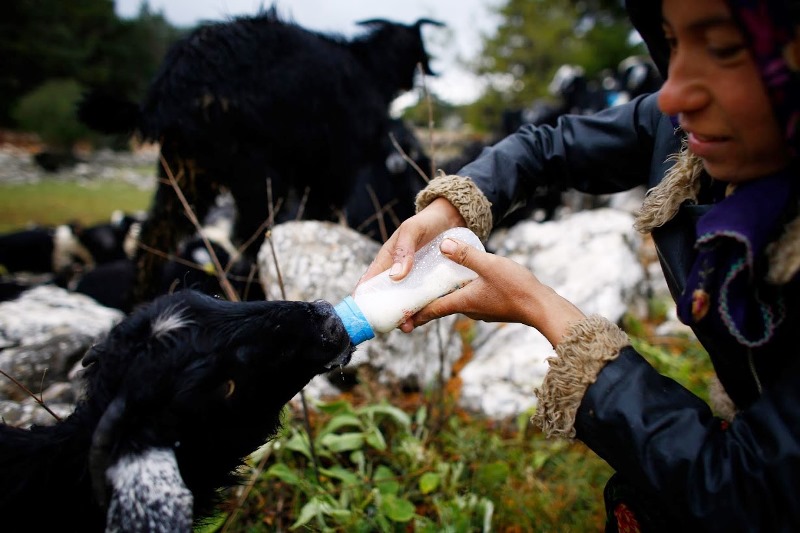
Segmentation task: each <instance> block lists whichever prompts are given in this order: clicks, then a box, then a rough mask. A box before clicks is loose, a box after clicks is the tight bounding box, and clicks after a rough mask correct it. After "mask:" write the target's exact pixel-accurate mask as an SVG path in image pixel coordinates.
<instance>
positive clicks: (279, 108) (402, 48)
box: [79, 9, 441, 300]
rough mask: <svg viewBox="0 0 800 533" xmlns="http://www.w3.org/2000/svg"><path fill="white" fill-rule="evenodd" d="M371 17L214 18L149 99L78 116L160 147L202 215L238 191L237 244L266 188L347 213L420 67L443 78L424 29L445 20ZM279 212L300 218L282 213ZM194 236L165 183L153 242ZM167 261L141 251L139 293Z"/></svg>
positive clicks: (145, 292) (98, 103) (260, 212)
mask: <svg viewBox="0 0 800 533" xmlns="http://www.w3.org/2000/svg"><path fill="white" fill-rule="evenodd" d="M360 24H362V25H364V26H365V27H367V28H368V29H369V31H368V32H367V33H365V34H364V35H361V36H357V37H355V38H353V39H352V40H346V39H344V38H343V37H341V36H334V35H326V34H322V33H316V32H312V31H309V30H306V29H304V28H301V27H300V26H298V25H296V24H294V23H291V22H286V21H282V20H280V19H279V17H278V16H277V14H276V12H275V9H271V10H269V11H266V12H264V13H262V14H259V15H257V16H254V17H243V18H238V19H234V20H232V21H229V22H224V23H215V24H210V25H207V26H204V27H201V28H199V29H197V30H195V31H194V32H192V33H191V34H189V35H188V36H186V37H185V38H183V39H182V40H180V41H179V42H178V43H176V44H175V45H174V46H173V47H172V48H171V49H170V51H169V52H168V54H167V56H166V58H165V60H164V62H163V64H162V66H161V69H160V71H159V73H158V74H157V75H156V77H155V79H154V80H153V82H152V84H151V87H150V89H149V91H148V94H147V96H146V97H145V99H144V100H143V101H142V103H141V104H140V105H137V104H133V103H125V102H122V101H119V100H117V99H115V98H109V97H108V96H105V97H104V96H102V95H101V94H100V93H94V94H92V95H89V96H87V97H86V98H85V99H84V100H83V102H82V104H81V105H80V106H79V116H80V117H81V119H82V120H83V121H84V122H85V123H86V124H88V125H89V126H91V127H93V128H95V129H98V130H100V131H106V132H116V131H124V130H128V131H135V132H137V133H138V134H139V135H140V136H141V137H142V138H144V139H148V140H152V141H158V142H160V143H161V155H162V156H163V158H164V161H165V162H166V164H167V165H168V166H169V169H170V170H171V172H172V173H173V174H174V175H175V176H176V178H177V180H178V183H179V185H180V187H181V189H182V190H183V192H184V194H185V195H186V196H187V198H188V200H189V203H190V204H191V205H192V207H193V208H194V210H195V211H196V214H197V215H198V217H199V218H200V219H201V220H202V218H203V217H204V216H205V213H206V211H207V210H208V209H209V207H210V206H211V205H212V204H213V202H214V198H215V197H216V196H217V194H218V193H219V192H220V189H221V187H225V188H227V189H228V190H230V192H231V193H232V195H233V197H234V200H235V202H236V206H237V211H238V218H237V223H236V229H235V237H236V239H237V241H238V242H243V241H246V240H247V239H249V238H250V237H251V236H252V235H254V234H255V232H256V231H258V229H259V227H260V226H261V224H262V223H263V222H264V221H265V220H267V218H268V215H269V205H268V204H269V202H268V194H267V192H268V182H269V187H270V188H271V193H272V202H273V204H278V203H279V202H282V204H283V205H284V206H285V205H290V204H291V205H298V204H302V209H303V218H308V219H321V220H330V219H336V218H337V217H338V215H339V213H337V212H338V211H341V209H342V208H343V206H344V205H345V203H346V202H347V200H348V198H349V197H350V194H351V192H352V190H353V186H354V184H355V181H356V177H357V175H358V174H359V172H361V171H362V170H363V169H365V168H371V167H373V166H374V164H375V162H376V161H378V160H381V161H382V160H383V159H385V157H386V153H385V139H386V137H387V135H388V132H389V128H390V119H389V113H388V110H389V105H390V103H391V102H392V100H393V99H394V98H395V97H397V96H398V95H399V94H400V93H401V92H403V91H407V90H410V89H412V88H413V86H414V78H415V73H416V72H417V70H418V65H421V67H422V71H423V72H424V73H426V74H431V73H432V72H431V70H430V68H429V65H428V55H427V53H426V51H425V47H424V44H423V41H422V36H421V27H422V26H423V25H424V24H434V25H441V23H439V22H436V21H432V20H427V19H420V20H418V21H417V22H416V23H414V24H411V25H404V24H398V23H393V22H389V21H386V20H368V21H363V22H361V23H360ZM160 175H161V177H162V178H165V177H166V172H165V170H164V169H163V168H161V169H160ZM300 198H302V199H303V200H302V202H298V199H300ZM281 217H283V218H284V219H291V218H294V217H295V213H293V212H291V210H289V209H284V210H282V211H281V212H280V213H279V214H278V218H277V221H281ZM192 230H193V228H192V227H191V226H190V224H189V223H188V221H187V219H186V217H185V216H184V214H183V209H182V207H181V205H180V204H179V202H178V200H177V198H176V195H175V192H174V191H173V190H172V188H171V187H170V185H168V184H165V183H163V181H162V183H161V184H160V185H159V187H158V190H157V192H156V196H155V199H154V201H153V204H152V206H151V209H150V216H149V218H148V221H147V222H146V223H145V225H144V226H143V228H142V233H141V240H142V242H143V243H144V244H146V245H147V246H149V247H151V248H155V249H157V250H161V251H163V252H172V251H173V250H174V248H175V246H176V244H177V242H178V241H179V240H180V239H181V238H182V237H184V236H185V235H186V234H188V233H190V232H191V231H192ZM262 240H263V239H262V238H259V239H258V240H257V241H256V242H255V243H254V245H253V246H252V247H251V251H252V254H253V255H254V254H255V253H256V252H257V250H258V246H259V245H260V243H261V242H262ZM160 261H161V260H160V258H159V257H157V256H155V255H153V254H148V253H146V252H140V257H139V261H138V264H139V267H140V268H139V276H140V281H139V287H138V288H137V293H138V298H137V299H138V300H146V299H149V298H150V297H152V296H153V294H154V291H155V280H156V279H157V272H156V271H157V269H158V268H159V263H160Z"/></svg>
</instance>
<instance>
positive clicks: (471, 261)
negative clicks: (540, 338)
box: [401, 239, 584, 346]
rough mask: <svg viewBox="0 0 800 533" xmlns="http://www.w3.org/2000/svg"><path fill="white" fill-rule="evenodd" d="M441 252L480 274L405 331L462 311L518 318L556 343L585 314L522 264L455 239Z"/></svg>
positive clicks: (420, 314) (432, 306) (477, 315)
mask: <svg viewBox="0 0 800 533" xmlns="http://www.w3.org/2000/svg"><path fill="white" fill-rule="evenodd" d="M440 249H441V250H442V253H443V255H445V256H446V257H448V258H450V259H452V260H453V261H454V262H456V263H459V264H460V265H463V266H465V267H467V268H469V269H470V270H472V271H474V272H475V273H476V274H477V275H478V278H477V279H475V280H474V281H473V282H471V283H470V284H469V285H467V286H465V287H464V288H463V289H460V290H458V291H456V292H454V293H451V294H448V295H446V296H444V297H442V298H438V299H436V300H434V301H432V302H431V303H430V304H428V305H427V306H425V307H424V308H423V309H421V310H420V311H419V312H418V313H416V314H415V315H414V316H412V317H411V319H410V320H408V321H407V322H405V323H404V324H403V325H402V327H401V329H402V330H403V331H406V332H409V331H411V330H413V329H414V328H415V327H417V326H421V325H423V324H425V323H427V322H430V321H431V320H434V319H436V318H441V317H443V316H447V315H452V314H455V313H462V314H464V315H466V316H468V317H470V318H473V319H475V320H483V321H486V322H519V323H522V324H526V325H528V326H531V327H534V328H536V329H537V330H539V331H540V332H541V333H542V334H543V335H544V336H545V337H546V338H547V340H549V341H550V343H551V344H552V345H553V346H555V345H556V344H557V343H558V342H559V341H560V340H561V337H562V336H563V335H564V333H565V332H566V330H567V328H568V326H569V325H570V324H571V323H573V322H577V321H579V320H581V319H583V318H584V314H583V313H582V312H581V311H580V310H579V309H578V308H577V307H575V306H574V305H572V304H571V303H570V302H569V301H567V300H566V299H564V298H563V297H561V296H560V295H559V294H557V293H556V292H555V291H554V290H553V289H552V288H550V287H548V286H547V285H544V284H543V283H541V282H540V281H539V280H538V279H537V278H536V276H534V275H533V273H531V272H530V271H529V270H528V269H527V268H525V267H524V266H522V265H520V264H518V263H516V262H514V261H512V260H511V259H508V258H506V257H501V256H498V255H494V254H491V253H487V252H484V251H482V250H478V249H475V248H473V247H472V246H469V245H467V244H465V243H463V242H458V241H457V240H453V239H445V240H443V241H442V244H441V246H440Z"/></svg>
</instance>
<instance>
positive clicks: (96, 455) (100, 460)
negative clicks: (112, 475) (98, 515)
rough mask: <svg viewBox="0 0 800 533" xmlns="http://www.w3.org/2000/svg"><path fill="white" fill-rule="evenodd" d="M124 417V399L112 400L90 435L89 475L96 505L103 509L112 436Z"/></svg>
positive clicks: (106, 501) (106, 497) (106, 498)
mask: <svg viewBox="0 0 800 533" xmlns="http://www.w3.org/2000/svg"><path fill="white" fill-rule="evenodd" d="M124 415H125V398H123V397H122V396H117V397H116V398H114V401H112V402H111V403H110V404H109V406H108V408H107V409H106V411H105V412H104V413H103V416H101V417H100V421H99V422H98V423H97V427H96V428H95V430H94V434H93V435H92V447H91V449H90V450H89V473H90V475H91V480H92V489H93V490H94V496H95V498H96V499H97V503H99V504H100V506H101V507H103V508H105V507H106V504H107V503H108V494H107V493H106V470H108V467H109V466H111V457H110V456H111V446H112V445H113V443H114V434H115V433H116V430H117V427H118V426H119V422H120V420H122V417H123V416H124Z"/></svg>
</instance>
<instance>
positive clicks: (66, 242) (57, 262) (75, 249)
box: [53, 224, 94, 272]
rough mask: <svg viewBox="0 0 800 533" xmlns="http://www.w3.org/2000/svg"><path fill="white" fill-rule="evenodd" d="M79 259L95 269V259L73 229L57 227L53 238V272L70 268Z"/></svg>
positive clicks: (62, 226) (64, 226)
mask: <svg viewBox="0 0 800 533" xmlns="http://www.w3.org/2000/svg"><path fill="white" fill-rule="evenodd" d="M75 257H77V258H79V259H80V260H81V261H83V263H84V264H85V265H86V267H87V268H93V267H94V258H93V257H92V254H91V253H89V250H87V249H86V247H85V246H84V245H83V244H81V242H80V241H79V240H78V237H77V236H76V235H75V233H73V231H72V228H70V227H69V226H67V225H63V224H62V225H60V226H58V227H56V232H55V236H54V237H53V271H54V272H60V271H62V270H65V269H67V268H69V267H70V266H71V265H72V263H73V262H74V258H75Z"/></svg>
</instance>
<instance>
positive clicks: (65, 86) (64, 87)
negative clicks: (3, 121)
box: [12, 79, 96, 150]
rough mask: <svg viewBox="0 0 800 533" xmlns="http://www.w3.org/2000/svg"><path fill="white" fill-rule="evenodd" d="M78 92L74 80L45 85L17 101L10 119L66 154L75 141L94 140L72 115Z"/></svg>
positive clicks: (52, 81)
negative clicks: (65, 151)
mask: <svg viewBox="0 0 800 533" xmlns="http://www.w3.org/2000/svg"><path fill="white" fill-rule="evenodd" d="M82 92H83V88H82V87H81V85H80V84H79V83H78V82H77V81H75V80H71V79H55V80H50V81H47V82H45V83H43V84H42V85H40V86H38V87H37V88H35V89H34V90H32V91H31V92H29V93H28V94H26V95H25V96H23V97H22V98H21V99H20V100H19V102H18V103H17V105H16V107H14V109H13V110H12V117H13V118H14V120H15V121H16V122H17V124H18V125H19V127H20V128H22V129H23V130H25V131H28V132H31V133H36V134H38V135H39V137H41V139H42V140H43V141H44V142H45V143H47V144H48V145H50V146H51V147H52V148H56V149H61V150H70V149H71V148H72V145H73V144H74V143H75V142H77V141H78V140H80V139H86V138H90V137H96V135H93V134H92V132H91V131H90V130H89V129H88V128H87V127H86V126H84V125H83V124H82V123H81V122H80V121H79V120H78V118H77V116H76V114H75V106H76V104H77V102H78V99H79V98H80V96H81V93H82Z"/></svg>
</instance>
